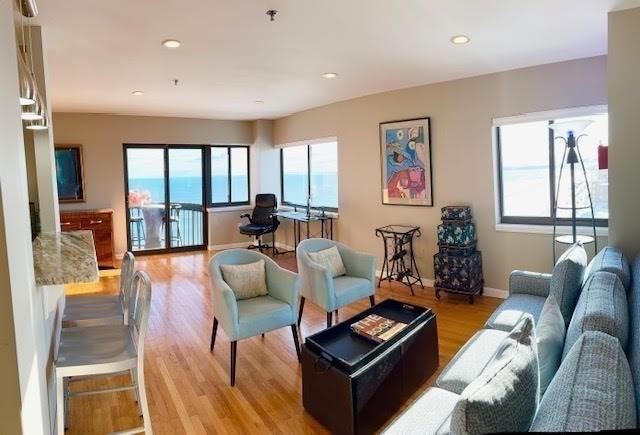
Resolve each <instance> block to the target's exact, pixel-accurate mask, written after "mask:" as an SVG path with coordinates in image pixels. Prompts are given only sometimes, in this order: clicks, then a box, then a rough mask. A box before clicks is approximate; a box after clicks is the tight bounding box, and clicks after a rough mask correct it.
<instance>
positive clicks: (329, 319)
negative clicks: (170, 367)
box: [327, 311, 333, 328]
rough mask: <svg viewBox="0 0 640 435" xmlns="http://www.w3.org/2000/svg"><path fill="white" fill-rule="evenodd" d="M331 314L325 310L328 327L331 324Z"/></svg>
mask: <svg viewBox="0 0 640 435" xmlns="http://www.w3.org/2000/svg"><path fill="white" fill-rule="evenodd" d="M332 314H333V313H331V312H330V311H329V312H327V328H329V327H330V326H331V320H332V317H333V316H332Z"/></svg>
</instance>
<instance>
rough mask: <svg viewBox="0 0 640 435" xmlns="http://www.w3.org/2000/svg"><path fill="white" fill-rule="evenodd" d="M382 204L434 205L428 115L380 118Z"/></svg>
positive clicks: (429, 121)
mask: <svg viewBox="0 0 640 435" xmlns="http://www.w3.org/2000/svg"><path fill="white" fill-rule="evenodd" d="M379 134H380V181H381V194H382V204H384V205H406V206H414V207H433V169H432V162H431V161H432V160H431V118H430V117H424V118H413V119H402V120H398V121H388V122H381V123H380V124H379Z"/></svg>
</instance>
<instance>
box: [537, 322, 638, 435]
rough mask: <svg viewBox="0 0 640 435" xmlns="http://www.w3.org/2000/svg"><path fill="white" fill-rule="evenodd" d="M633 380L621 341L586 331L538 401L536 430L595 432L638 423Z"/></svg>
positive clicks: (632, 425)
mask: <svg viewBox="0 0 640 435" xmlns="http://www.w3.org/2000/svg"><path fill="white" fill-rule="evenodd" d="M633 390H634V388H633V381H632V379H631V370H630V369H629V363H628V362H627V358H626V357H625V355H624V352H623V351H622V348H621V347H620V342H619V341H618V340H617V339H616V338H614V337H612V336H610V335H608V334H605V333H604V332H597V331H589V332H585V333H584V334H582V336H581V337H580V339H579V340H578V341H577V342H576V343H575V345H574V346H573V347H572V348H571V351H570V352H569V354H568V355H567V357H566V358H565V359H564V361H562V365H561V366H560V370H558V373H557V374H556V376H555V378H553V381H551V385H549V388H548V389H547V394H545V395H544V397H543V398H542V401H541V402H540V408H539V409H538V413H537V414H536V418H535V420H534V421H533V424H532V426H531V431H532V432H595V431H603V430H616V429H629V428H634V427H635V426H636V408H635V398H634V391H633Z"/></svg>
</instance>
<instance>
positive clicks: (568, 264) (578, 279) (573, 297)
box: [549, 243, 587, 326]
mask: <svg viewBox="0 0 640 435" xmlns="http://www.w3.org/2000/svg"><path fill="white" fill-rule="evenodd" d="M586 267H587V253H586V251H585V250H584V248H583V247H582V245H581V244H580V243H576V244H575V245H571V246H570V247H569V249H567V250H566V251H565V252H564V254H562V255H561V256H560V258H559V259H558V261H557V262H556V265H555V267H554V268H553V272H552V273H551V283H550V288H549V294H551V295H553V296H554V297H555V298H556V301H557V302H558V305H559V306H560V311H561V312H562V317H563V318H564V323H565V325H566V326H569V321H570V320H571V316H572V315H573V309H574V308H575V307H576V302H577V301H578V296H579V295H580V289H581V287H582V277H583V276H584V271H585V269H586Z"/></svg>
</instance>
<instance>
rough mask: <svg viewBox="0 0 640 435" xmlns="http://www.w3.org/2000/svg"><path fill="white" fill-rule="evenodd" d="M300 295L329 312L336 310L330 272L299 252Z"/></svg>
mask: <svg viewBox="0 0 640 435" xmlns="http://www.w3.org/2000/svg"><path fill="white" fill-rule="evenodd" d="M298 272H299V273H300V294H301V295H302V296H304V297H305V298H309V299H311V300H312V301H313V302H315V303H316V304H318V305H320V306H321V307H322V308H323V309H325V310H327V311H333V310H334V309H335V303H336V294H335V289H334V287H333V277H332V276H331V273H330V272H329V270H328V269H327V268H325V267H322V266H320V265H319V264H318V263H315V262H313V261H311V259H310V258H309V257H308V256H307V254H306V253H305V252H302V251H300V250H298Z"/></svg>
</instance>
